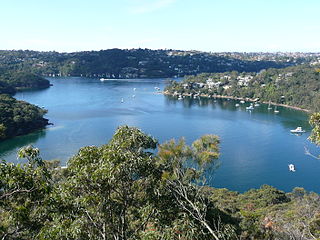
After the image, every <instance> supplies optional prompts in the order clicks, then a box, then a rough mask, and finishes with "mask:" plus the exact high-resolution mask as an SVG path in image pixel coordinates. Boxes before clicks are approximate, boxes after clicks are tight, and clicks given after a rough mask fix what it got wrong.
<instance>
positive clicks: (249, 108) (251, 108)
mask: <svg viewBox="0 0 320 240" xmlns="http://www.w3.org/2000/svg"><path fill="white" fill-rule="evenodd" d="M253 109H254V107H253V104H252V103H251V104H250V106H249V107H246V110H253Z"/></svg>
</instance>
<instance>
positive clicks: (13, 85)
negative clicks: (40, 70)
mask: <svg viewBox="0 0 320 240" xmlns="http://www.w3.org/2000/svg"><path fill="white" fill-rule="evenodd" d="M4 83H6V85H5V84H4ZM49 86H50V82H49V81H48V80H47V79H45V78H43V77H40V76H37V75H35V74H32V73H30V72H25V71H7V72H5V73H4V74H2V75H0V93H1V92H2V93H7V94H13V93H15V90H14V89H18V90H21V89H37V88H47V87H49ZM5 87H6V88H5ZM1 89H3V90H1Z"/></svg>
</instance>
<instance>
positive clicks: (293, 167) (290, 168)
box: [288, 163, 296, 172]
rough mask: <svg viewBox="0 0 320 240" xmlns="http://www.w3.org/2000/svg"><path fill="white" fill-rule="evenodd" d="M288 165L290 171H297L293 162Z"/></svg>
mask: <svg viewBox="0 0 320 240" xmlns="http://www.w3.org/2000/svg"><path fill="white" fill-rule="evenodd" d="M288 166H289V171H291V172H295V171H296V168H295V166H294V165H293V164H292V163H291V164H289V165H288Z"/></svg>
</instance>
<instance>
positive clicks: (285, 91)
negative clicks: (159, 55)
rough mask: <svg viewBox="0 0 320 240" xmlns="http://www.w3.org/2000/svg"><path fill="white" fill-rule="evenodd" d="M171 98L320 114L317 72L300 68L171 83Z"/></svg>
mask: <svg viewBox="0 0 320 240" xmlns="http://www.w3.org/2000/svg"><path fill="white" fill-rule="evenodd" d="M166 91H168V93H170V94H174V93H175V92H176V95H178V94H191V95H195V94H206V95H208V96H211V97H212V96H214V95H224V96H232V97H237V98H250V99H256V98H259V100H260V101H264V102H269V101H271V102H273V103H281V104H286V105H289V106H296V107H299V108H304V109H309V110H311V111H320V68H319V66H318V65H299V66H293V67H288V68H284V69H275V68H270V69H267V70H263V71H261V72H259V73H254V72H236V71H233V72H225V73H203V74H199V75H196V76H189V77H187V78H186V79H185V80H184V81H182V82H180V83H177V82H171V84H169V85H168V86H167V88H166Z"/></svg>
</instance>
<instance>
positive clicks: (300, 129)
mask: <svg viewBox="0 0 320 240" xmlns="http://www.w3.org/2000/svg"><path fill="white" fill-rule="evenodd" d="M290 132H292V133H305V132H306V131H305V130H302V127H297V128H296V129H292V130H290Z"/></svg>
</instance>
